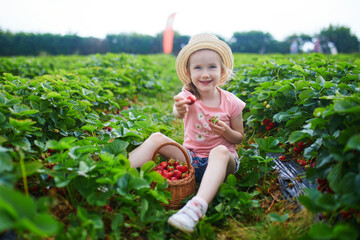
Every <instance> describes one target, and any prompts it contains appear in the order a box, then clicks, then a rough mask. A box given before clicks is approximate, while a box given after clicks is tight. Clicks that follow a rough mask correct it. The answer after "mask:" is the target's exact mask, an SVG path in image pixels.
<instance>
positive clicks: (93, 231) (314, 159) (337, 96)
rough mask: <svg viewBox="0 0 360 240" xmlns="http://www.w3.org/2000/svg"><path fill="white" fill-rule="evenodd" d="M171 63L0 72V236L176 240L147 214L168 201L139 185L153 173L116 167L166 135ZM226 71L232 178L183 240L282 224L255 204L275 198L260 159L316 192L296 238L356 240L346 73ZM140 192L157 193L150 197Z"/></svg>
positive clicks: (160, 59)
mask: <svg viewBox="0 0 360 240" xmlns="http://www.w3.org/2000/svg"><path fill="white" fill-rule="evenodd" d="M174 63H175V58H174V57H172V56H163V55H153V56H141V55H138V56H133V55H126V54H121V55H117V54H107V55H92V56H86V57H84V56H82V57H80V56H70V57H44V58H40V57H39V58H22V57H19V58H0V73H1V74H2V76H1V80H0V144H1V145H0V157H1V162H0V213H1V214H0V223H1V224H0V233H1V232H5V231H6V230H8V229H13V230H14V231H15V232H16V234H17V235H19V236H22V237H23V238H25V239H30V238H33V237H35V236H42V237H45V236H56V238H57V239H73V238H78V239H88V238H94V239H97V238H113V239H120V238H134V239H136V238H138V239H143V238H147V239H167V238H169V237H173V238H176V239H182V238H184V236H182V235H179V234H178V233H176V232H175V231H174V229H171V228H170V227H169V226H168V225H167V224H166V220H167V217H168V216H169V215H170V214H171V211H165V210H164V208H163V207H162V206H161V205H160V203H159V202H167V199H168V197H169V193H168V192H166V191H164V189H165V188H166V185H167V183H166V182H165V181H164V179H163V177H162V176H161V175H160V174H158V173H157V172H155V171H151V170H152V169H153V167H154V166H155V163H148V164H146V165H144V166H143V167H142V168H141V169H140V170H139V171H138V170H136V169H133V168H130V164H129V161H128V159H127V154H128V152H129V151H131V150H132V149H133V148H134V147H136V146H137V145H139V144H140V143H141V142H142V141H143V140H144V139H146V138H147V137H148V136H149V135H150V134H151V133H153V132H158V131H160V132H164V133H165V134H167V135H170V136H171V135H177V133H176V132H174V128H173V127H174V126H173V124H174V122H173V119H172V117H171V115H170V112H171V99H172V96H173V94H176V93H177V92H178V91H180V90H181V84H180V83H179V81H178V79H177V77H176V73H175V70H174ZM235 70H236V72H237V78H236V79H234V80H232V81H230V82H229V83H228V84H227V85H226V86H225V88H226V89H227V90H229V91H231V92H233V93H234V94H236V95H237V96H238V97H240V98H241V99H242V100H244V101H245V102H246V103H247V106H246V108H245V110H244V111H245V112H244V123H245V129H246V136H245V141H244V143H243V144H242V145H241V146H239V148H238V151H239V156H241V159H240V160H241V164H240V169H239V172H238V173H237V174H236V175H235V176H233V175H230V176H229V177H228V179H227V181H226V182H225V183H223V184H222V186H221V188H220V190H219V193H218V194H217V196H216V198H215V199H214V201H213V203H212V206H210V208H209V212H208V214H207V217H206V218H204V219H203V220H202V221H200V223H199V225H198V228H197V231H196V232H195V233H194V237H197V238H206V239H211V238H215V237H216V234H220V233H221V231H222V230H223V228H224V227H225V226H227V227H229V226H230V225H231V224H230V223H231V222H232V221H235V223H236V226H238V227H239V226H244V224H245V225H246V224H247V225H249V226H251V225H252V224H254V225H256V222H258V221H264V222H265V221H266V219H271V221H272V222H278V223H283V222H284V223H285V221H287V218H288V217H287V216H289V215H288V214H290V209H289V212H288V213H286V214H285V215H283V216H281V215H278V214H277V213H272V212H271V209H272V208H271V206H272V204H271V205H270V204H267V200H268V197H269V196H273V195H271V194H273V193H272V192H271V191H274V190H275V188H276V185H277V183H276V177H277V176H276V174H275V173H274V172H273V165H272V158H270V157H269V156H268V155H267V153H278V154H281V155H282V156H281V159H282V160H289V161H290V160H294V161H295V160H298V162H299V163H300V164H302V165H303V166H304V167H305V168H307V169H308V171H307V178H308V179H309V180H311V181H314V182H316V181H318V182H319V188H318V190H316V189H309V190H307V192H306V194H305V195H303V196H301V197H299V200H300V202H301V203H302V204H303V205H304V206H305V207H306V208H307V209H308V210H310V211H311V212H313V213H315V214H322V218H323V219H324V221H322V222H320V223H316V224H314V225H312V227H311V228H310V230H309V231H308V227H309V226H304V227H303V229H305V230H303V231H302V232H296V233H295V234H297V235H296V237H300V236H303V237H305V238H307V239H312V238H313V239H316V238H317V237H318V236H324V233H326V234H327V235H326V236H327V238H326V239H337V238H338V236H340V235H341V234H346V235H348V236H350V238H349V239H356V238H357V236H359V232H358V230H357V229H358V226H359V224H360V214H359V211H360V207H359V206H360V192H359V189H360V188H359V186H360V174H359V170H360V169H359V166H360V165H359V164H358V158H359V156H358V154H359V151H360V147H359V146H360V139H359V138H360V137H359V136H360V125H359V120H360V119H359V118H360V106H359V105H360V100H359V99H360V97H359V83H360V81H359V78H360V77H359V76H360V62H359V60H358V59H357V58H356V56H353V55H346V56H345V55H339V56H337V57H334V56H324V55H320V54H314V55H304V56H300V55H299V56H297V55H293V56H280V55H279V56H268V55H235ZM155 102H156V103H157V105H158V106H155V105H153V103H155ZM169 102H170V104H168V103H169ZM152 181H156V182H159V183H161V184H158V185H157V187H156V188H154V189H152V188H151V187H150V184H151V182H152ZM269 213H270V214H269ZM268 214H269V215H268ZM288 221H289V219H288ZM287 224H289V223H287ZM212 226H215V227H216V228H215V229H214V228H213V227H212ZM296 237H295V238H296Z"/></svg>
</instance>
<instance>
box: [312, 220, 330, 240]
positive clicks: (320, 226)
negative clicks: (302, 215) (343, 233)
mask: <svg viewBox="0 0 360 240" xmlns="http://www.w3.org/2000/svg"><path fill="white" fill-rule="evenodd" d="M309 235H310V236H311V237H312V239H324V240H325V239H329V240H330V239H333V234H332V227H331V226H330V225H328V224H324V223H316V224H314V225H312V226H311V228H310V230H309Z"/></svg>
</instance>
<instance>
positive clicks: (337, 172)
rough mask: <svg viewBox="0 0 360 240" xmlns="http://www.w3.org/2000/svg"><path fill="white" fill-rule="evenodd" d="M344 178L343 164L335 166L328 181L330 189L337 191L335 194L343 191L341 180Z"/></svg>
mask: <svg viewBox="0 0 360 240" xmlns="http://www.w3.org/2000/svg"><path fill="white" fill-rule="evenodd" d="M343 177H344V175H343V167H342V163H338V164H336V165H335V167H333V169H331V171H330V172H329V174H328V176H327V179H328V180H329V184H330V187H331V188H332V189H333V190H334V191H335V192H340V191H341V185H340V182H341V179H342V178H343Z"/></svg>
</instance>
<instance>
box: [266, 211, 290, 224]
mask: <svg viewBox="0 0 360 240" xmlns="http://www.w3.org/2000/svg"><path fill="white" fill-rule="evenodd" d="M288 217H289V214H288V213H286V214H284V215H283V216H281V215H279V214H278V213H274V212H273V213H269V214H268V218H269V219H270V221H272V222H285V221H286V220H287V219H288Z"/></svg>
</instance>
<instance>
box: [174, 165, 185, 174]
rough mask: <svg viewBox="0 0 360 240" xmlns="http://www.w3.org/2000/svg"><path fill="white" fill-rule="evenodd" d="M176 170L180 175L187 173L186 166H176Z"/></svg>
mask: <svg viewBox="0 0 360 240" xmlns="http://www.w3.org/2000/svg"><path fill="white" fill-rule="evenodd" d="M176 170H179V171H180V172H181V173H186V172H187V171H188V168H187V166H184V165H179V166H176Z"/></svg>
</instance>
